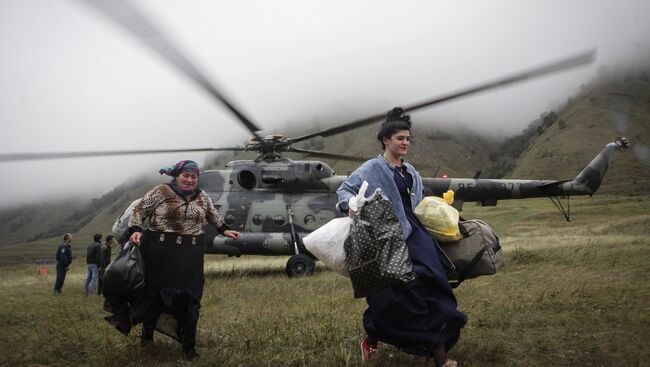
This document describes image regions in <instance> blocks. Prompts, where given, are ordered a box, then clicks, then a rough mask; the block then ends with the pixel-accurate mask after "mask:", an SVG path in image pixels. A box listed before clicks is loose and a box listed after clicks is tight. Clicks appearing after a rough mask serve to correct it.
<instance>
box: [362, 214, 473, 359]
mask: <svg viewBox="0 0 650 367" xmlns="http://www.w3.org/2000/svg"><path fill="white" fill-rule="evenodd" d="M408 214H411V213H407V217H408V219H409V222H410V223H411V226H412V228H413V232H412V233H411V235H410V236H409V237H408V238H407V240H406V244H407V246H408V249H409V254H410V256H411V260H412V261H413V270H414V271H415V273H416V274H417V276H418V277H417V279H415V280H414V281H411V282H409V283H408V284H405V285H400V286H395V287H392V288H388V289H384V290H381V291H378V292H375V293H373V294H371V295H369V296H368V297H366V302H367V303H368V308H367V309H366V311H365V313H364V315H363V325H364V328H365V329H366V332H367V333H368V336H370V337H371V338H374V339H375V340H379V341H382V342H385V343H388V344H392V345H394V346H396V347H398V348H400V349H402V350H403V351H405V352H407V353H410V354H416V355H424V356H433V346H435V345H437V344H442V345H444V346H445V349H446V350H449V349H451V348H452V347H453V346H454V344H456V342H457V341H458V339H459V338H460V330H461V328H462V327H463V326H464V325H465V322H466V318H465V315H464V314H463V313H461V312H460V311H458V310H457V307H458V305H457V302H456V297H455V296H454V293H453V291H452V289H451V287H450V286H449V283H448V281H447V275H446V273H445V270H444V268H443V265H442V263H441V261H440V257H441V256H444V255H442V254H441V253H440V250H439V247H438V245H437V243H435V242H434V241H435V240H434V239H433V238H431V236H429V235H428V234H427V233H426V232H425V231H424V229H423V228H422V227H421V225H420V223H419V221H417V219H415V220H413V219H414V218H413V217H411V216H410V215H408Z"/></svg>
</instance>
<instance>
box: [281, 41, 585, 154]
mask: <svg viewBox="0 0 650 367" xmlns="http://www.w3.org/2000/svg"><path fill="white" fill-rule="evenodd" d="M595 58H596V50H595V49H593V50H590V51H587V52H583V53H580V54H578V55H575V56H571V57H568V58H564V59H561V60H558V61H554V62H552V63H549V64H546V65H542V66H538V67H535V68H532V69H529V70H526V71H523V72H518V73H514V74H512V75H510V76H505V77H502V78H498V79H495V80H493V81H490V82H486V83H483V84H479V85H477V86H474V87H469V88H465V89H462V90H460V91H458V92H453V93H450V94H447V95H445V96H442V97H437V98H434V99H431V100H427V101H422V102H419V103H415V104H412V105H410V106H405V107H403V110H404V112H409V111H415V110H419V109H421V108H424V107H428V106H432V105H435V104H438V103H442V102H447V101H451V100H454V99H457V98H460V97H464V96H468V95H471V94H476V93H479V92H483V91H486V90H489V89H493V88H498V87H503V86H506V85H509V84H513V83H519V82H523V81H525V80H528V79H533V78H537V77H540V76H543V75H548V74H552V73H556V72H559V71H563V70H567V69H571V68H574V67H577V66H582V65H587V64H590V63H591V62H593V61H594V60H595ZM385 117H386V112H382V113H379V114H376V115H372V116H369V117H366V118H363V119H360V120H356V121H353V122H349V123H346V124H343V125H340V126H337V127H333V128H330V129H325V130H321V131H317V132H315V133H311V134H307V135H303V136H299V137H296V138H290V139H287V140H289V142H291V143H297V142H299V141H303V140H306V139H309V138H313V137H315V136H322V137H326V136H330V135H335V134H339V133H342V132H345V131H348V130H352V129H355V128H357V127H361V126H364V125H367V124H370V123H373V122H376V121H378V120H381V119H384V118H385Z"/></svg>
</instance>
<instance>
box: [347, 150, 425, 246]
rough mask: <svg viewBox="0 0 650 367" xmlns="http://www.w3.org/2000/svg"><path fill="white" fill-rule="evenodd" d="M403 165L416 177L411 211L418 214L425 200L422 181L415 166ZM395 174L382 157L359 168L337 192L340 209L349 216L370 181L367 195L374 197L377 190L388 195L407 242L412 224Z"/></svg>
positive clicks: (412, 190)
mask: <svg viewBox="0 0 650 367" xmlns="http://www.w3.org/2000/svg"><path fill="white" fill-rule="evenodd" d="M403 164H404V167H405V168H406V171H407V172H408V173H410V174H411V176H412V177H413V187H412V189H411V209H413V210H414V209H415V207H416V206H417V205H418V203H419V202H420V201H422V198H423V196H424V191H423V189H424V187H423V185H422V177H420V174H419V173H418V172H417V171H416V170H415V168H413V166H412V165H410V164H408V163H406V162H403ZM393 171H394V168H393V166H392V165H391V164H390V162H388V160H386V158H384V157H383V156H382V155H378V156H377V157H376V158H373V159H371V160H369V161H366V162H365V163H363V164H362V165H361V166H360V167H359V168H357V169H356V171H354V172H352V174H351V175H350V177H348V179H347V180H346V181H345V182H343V183H342V184H341V186H339V188H338V189H337V190H336V194H337V195H338V200H339V201H338V203H337V204H336V207H337V208H339V210H341V211H343V212H347V211H348V209H349V208H348V200H350V198H351V197H353V196H356V195H357V193H358V192H359V188H360V187H361V184H362V183H363V181H368V191H367V195H370V194H372V193H374V192H375V190H376V189H377V188H381V190H382V191H383V193H384V195H386V197H387V198H388V200H389V201H390V202H391V204H393V209H394V210H395V215H396V216H397V218H398V219H399V223H400V225H401V227H402V232H403V233H404V239H406V238H408V236H409V235H410V234H411V231H412V228H411V224H410V223H409V222H408V220H407V219H406V213H405V212H404V206H403V204H402V198H401V197H400V194H399V191H397V185H396V184H395V180H394V178H393V177H394V173H393Z"/></svg>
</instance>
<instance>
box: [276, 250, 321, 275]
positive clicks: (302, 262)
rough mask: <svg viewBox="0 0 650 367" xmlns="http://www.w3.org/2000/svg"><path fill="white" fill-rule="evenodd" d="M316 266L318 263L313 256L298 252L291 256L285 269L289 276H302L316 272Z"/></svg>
mask: <svg viewBox="0 0 650 367" xmlns="http://www.w3.org/2000/svg"><path fill="white" fill-rule="evenodd" d="M315 268H316V263H315V262H314V260H313V259H312V258H311V257H309V256H307V255H305V254H296V255H293V256H291V257H290V258H289V261H287V267H286V268H285V270H284V271H285V273H287V275H288V276H289V277H301V276H305V275H312V274H314V269H315Z"/></svg>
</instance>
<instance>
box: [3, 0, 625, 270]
mask: <svg viewBox="0 0 650 367" xmlns="http://www.w3.org/2000/svg"><path fill="white" fill-rule="evenodd" d="M84 2H85V3H87V4H89V5H91V6H92V7H94V8H96V9H97V10H99V12H100V13H102V14H104V15H106V16H108V18H110V19H111V20H113V21H114V22H115V23H117V24H118V25H119V26H121V27H122V28H123V29H124V30H126V31H127V32H129V33H130V34H131V35H132V36H134V37H135V38H136V39H138V40H140V41H141V42H142V43H143V44H144V45H146V46H147V47H149V48H151V49H152V50H153V51H154V52H156V53H157V54H158V55H159V56H161V57H162V58H163V59H164V60H166V61H168V62H169V63H171V64H172V65H173V66H174V67H175V68H176V69H177V70H178V71H179V72H181V73H182V74H184V75H185V76H187V77H188V78H189V79H191V80H192V81H194V82H195V83H196V84H197V85H198V86H199V87H200V88H202V89H203V90H204V91H205V92H207V93H208V94H209V95H211V96H212V97H213V98H214V99H215V100H216V101H218V102H219V103H221V104H222V105H223V106H224V107H226V108H227V109H228V110H229V111H230V112H231V113H232V114H233V115H234V116H235V117H236V119H237V120H238V121H239V122H240V123H241V124H242V125H243V126H244V127H245V128H246V129H247V130H248V131H249V132H250V133H251V134H252V138H251V139H250V141H249V142H248V143H247V144H244V145H242V146H231V147H204V148H188V149H159V150H123V151H81V152H65V153H62V152H48V153H10V154H0V162H2V161H16V160H38V159H61V158H75V157H98V156H116V155H137V154H152V153H180V152H216V151H252V152H257V153H258V156H257V158H255V159H253V160H238V161H232V162H229V163H228V164H227V165H226V169H225V170H207V171H204V172H202V173H201V182H200V184H201V187H202V189H203V190H204V191H205V192H206V193H207V194H208V195H209V196H210V197H211V199H212V201H213V203H214V205H215V207H217V209H218V210H219V212H220V213H221V215H222V216H223V218H224V220H225V222H226V224H228V225H229V226H230V227H231V228H233V229H236V230H238V231H240V232H241V236H240V238H239V239H236V240H235V239H227V238H225V237H223V236H220V235H218V233H217V231H216V229H215V228H213V227H212V226H207V227H206V245H205V252H206V253H217V254H226V255H229V256H241V255H272V256H290V258H289V259H288V261H287V264H286V269H285V270H286V273H287V275H289V276H297V275H306V274H311V273H313V272H314V268H315V259H314V257H313V256H312V255H311V254H310V253H309V252H308V251H307V250H306V249H305V247H304V245H303V244H302V237H304V236H305V235H306V234H307V233H309V232H311V231H313V230H315V229H317V228H319V227H320V226H322V225H323V224H325V223H327V222H328V221H330V220H332V219H334V218H336V217H340V216H342V215H343V214H342V213H341V212H340V211H338V210H337V209H336V205H335V204H336V202H337V195H336V190H337V188H338V187H339V186H340V184H341V183H342V182H344V181H345V180H346V179H347V177H346V176H341V175H336V174H335V172H334V170H333V169H332V168H331V167H330V166H329V165H327V164H326V163H324V162H322V161H318V160H291V159H288V158H285V157H284V156H283V153H302V154H306V155H307V156H310V157H315V158H318V157H320V158H329V159H345V160H352V161H365V160H367V158H364V157H357V156H350V155H344V154H338V153H331V152H323V151H318V150H310V149H303V148H298V147H295V146H294V145H295V144H296V143H298V142H302V141H305V140H308V139H311V138H314V137H317V136H320V137H327V136H333V135H336V134H340V133H343V132H346V131H349V130H352V129H355V128H359V127H362V126H366V125H369V124H372V123H377V122H378V121H381V120H382V119H383V118H384V117H385V113H384V112H381V113H377V114H375V115H372V116H368V117H365V118H361V119H358V120H355V121H352V122H348V123H344V124H341V125H338V126H335V127H332V128H328V129H324V130H320V131H316V132H312V133H309V134H305V135H302V136H298V137H293V138H288V137H285V136H284V135H283V134H271V135H263V134H262V133H261V132H262V131H263V130H262V129H261V128H260V126H259V125H258V124H256V123H255V122H253V121H252V120H251V119H249V118H248V117H247V116H245V115H244V113H243V112H242V111H241V110H240V109H239V108H237V107H235V104H234V103H233V102H232V101H231V100H230V99H229V98H227V97H226V96H225V94H224V93H222V92H221V91H220V90H219V89H218V88H217V87H216V85H215V84H214V83H212V82H211V81H210V80H208V78H207V77H206V76H205V74H203V73H202V72H200V71H199V69H198V68H197V67H196V66H195V65H194V64H193V63H192V62H191V61H190V60H189V59H188V58H186V57H185V55H183V54H182V53H181V52H180V51H179V50H178V48H177V47H176V46H175V45H174V44H172V43H171V42H170V41H169V40H168V39H167V38H166V37H164V36H163V34H162V33H161V32H160V31H159V30H158V29H157V28H156V27H155V26H154V25H153V22H151V21H150V20H149V19H148V18H147V17H146V16H145V14H144V13H142V12H140V11H139V10H138V9H136V8H135V7H134V6H133V5H132V4H130V3H128V2H127V1H124V0H86V1H84ZM594 59H595V51H593V50H592V51H588V52H584V53H580V54H578V55H575V56H571V57H568V58H564V59H561V60H558V61H554V62H551V63H548V64H545V65H541V66H537V67H534V68H531V69H528V70H524V71H521V72H518V73H513V74H511V75H507V76H504V77H501V78H497V79H495V80H492V81H488V82H486V83H482V84H478V85H476V86H472V87H468V88H464V89H461V90H459V91H456V92H453V93H450V94H447V95H443V96H441V97H437V98H433V99H428V100H424V101H421V102H418V103H414V104H410V105H405V106H402V107H401V108H402V109H403V111H404V112H411V111H416V110H420V109H423V108H426V107H431V106H434V105H437V104H441V103H444V102H449V101H452V100H456V99H459V98H461V97H466V96H469V95H473V94H477V93H480V92H483V91H487V90H490V89H494V88H499V87H503V86H507V85H510V84H514V83H518V82H523V81H526V80H529V79H532V78H537V77H541V76H545V75H548V74H552V73H557V72H561V71H565V70H568V69H571V68H575V67H579V66H583V65H586V64H589V63H591V62H592V61H593V60H594ZM628 145H629V143H628V141H627V139H626V138H624V137H621V138H619V139H618V140H616V141H613V142H611V143H609V144H607V145H606V146H605V148H603V150H602V151H601V152H600V153H599V154H598V155H597V156H596V157H595V158H594V159H593V160H592V161H591V162H590V163H589V164H588V165H587V166H586V167H585V168H584V169H583V170H582V171H581V172H580V173H579V174H578V175H577V176H576V177H575V178H574V179H573V180H559V181H558V180H504V179H481V178H480V177H479V175H478V174H477V175H475V177H474V178H467V179H463V178H435V177H425V178H423V183H424V188H425V194H426V195H441V194H442V193H443V192H446V191H447V190H449V189H451V190H454V192H455V206H456V207H457V208H458V209H461V208H462V205H463V203H464V202H479V203H481V205H485V206H492V205H496V204H497V202H498V201H499V200H505V199H524V198H536V197H549V198H554V199H553V200H554V203H555V204H556V206H557V207H558V208H559V209H560V211H561V212H563V214H564V215H565V218H566V219H567V220H569V212H568V208H567V210H565V209H564V207H563V206H562V204H561V202H560V200H559V198H560V197H566V198H567V200H568V198H569V197H570V196H575V195H593V194H594V193H595V192H596V190H598V188H599V186H600V183H601V182H602V179H603V177H604V175H605V173H606V171H607V168H608V164H609V159H610V157H611V155H612V154H613V153H614V152H615V151H618V150H621V149H624V148H626V147H627V146H628ZM127 211H128V210H127ZM118 220H119V218H118Z"/></svg>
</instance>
